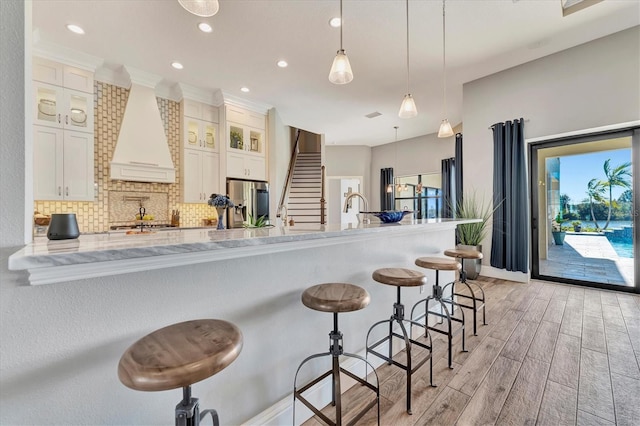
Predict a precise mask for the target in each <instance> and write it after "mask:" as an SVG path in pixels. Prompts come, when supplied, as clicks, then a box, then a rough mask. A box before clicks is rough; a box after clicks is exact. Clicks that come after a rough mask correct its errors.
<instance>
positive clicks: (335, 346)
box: [293, 283, 380, 426]
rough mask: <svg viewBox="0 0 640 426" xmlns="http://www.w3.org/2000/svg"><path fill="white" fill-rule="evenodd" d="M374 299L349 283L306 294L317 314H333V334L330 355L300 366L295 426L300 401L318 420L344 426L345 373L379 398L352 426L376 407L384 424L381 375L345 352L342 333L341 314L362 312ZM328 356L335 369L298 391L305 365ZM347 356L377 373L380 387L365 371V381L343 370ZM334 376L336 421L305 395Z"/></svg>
mask: <svg viewBox="0 0 640 426" xmlns="http://www.w3.org/2000/svg"><path fill="white" fill-rule="evenodd" d="M370 300H371V298H370V297H369V293H368V292H367V291H366V290H365V289H363V288H362V287H359V286H357V285H353V284H346V283H326V284H318V285H314V286H313V287H309V288H308V289H306V290H305V291H304V292H303V293H302V303H303V304H304V305H305V306H306V307H308V308H310V309H313V310H315V311H320V312H331V313H333V330H332V331H331V332H330V333H329V351H328V352H323V353H319V354H315V355H311V356H309V357H307V358H305V360H304V361H302V363H301V364H300V366H299V367H298V369H297V370H296V375H295V378H294V380H293V424H295V423H296V399H299V400H300V402H302V403H303V404H304V405H305V406H307V407H308V408H309V409H310V410H311V411H313V412H314V413H315V414H316V415H317V416H318V417H320V418H321V419H322V420H323V421H324V422H325V423H326V424H328V425H332V426H340V425H342V420H343V413H342V395H341V389H340V373H344V374H346V375H347V376H349V377H351V378H352V379H354V380H355V381H357V382H358V383H360V384H362V385H365V386H366V387H368V388H369V389H371V390H372V391H373V392H375V395H376V398H375V399H374V400H372V401H371V402H369V403H368V404H367V405H366V406H365V407H363V408H362V409H361V410H360V411H358V412H357V413H355V414H354V417H353V419H352V420H351V421H350V422H349V423H348V424H350V425H351V424H354V423H356V422H357V421H358V420H359V419H360V418H361V417H362V416H363V415H364V414H365V413H366V412H367V411H369V410H370V409H371V408H372V407H373V406H374V405H376V404H377V405H378V425H379V424H380V390H379V382H378V375H377V373H376V372H375V369H373V365H371V364H370V363H369V362H368V361H367V360H366V359H365V358H363V357H361V356H360V355H355V354H350V353H347V352H344V350H343V347H342V333H341V332H340V331H339V330H338V313H340V312H353V311H358V310H360V309H363V308H365V307H366V306H367V305H368V304H369V301H370ZM324 356H330V357H331V358H332V368H331V370H329V371H327V372H326V373H324V374H322V375H320V376H319V377H317V378H316V379H314V380H312V381H311V382H309V383H307V384H306V385H304V386H303V387H301V388H300V389H298V387H297V383H298V373H299V372H300V369H301V368H302V366H303V365H305V364H306V363H307V362H308V361H311V360H312V359H315V358H320V357H324ZM340 356H346V357H350V358H356V359H358V360H360V361H363V362H364V363H365V365H367V366H369V367H371V368H372V369H373V371H374V375H375V378H376V385H375V386H374V385H372V384H371V383H369V381H368V380H367V377H366V371H367V369H366V368H365V377H364V379H362V378H360V377H358V376H357V375H355V374H353V373H351V372H350V371H348V370H346V369H344V368H342V367H340V362H339V357H340ZM329 376H331V377H332V381H331V391H332V392H331V404H332V405H333V406H335V407H336V421H335V422H334V421H332V420H331V419H330V418H329V417H327V416H326V415H325V414H324V413H322V412H321V411H320V410H319V409H318V408H316V407H315V406H314V405H313V404H311V403H310V402H309V401H308V400H307V399H306V398H305V397H304V396H303V393H304V392H306V391H307V390H308V389H309V388H311V387H312V386H314V385H315V384H317V383H319V382H321V381H322V380H324V379H325V378H327V377H329Z"/></svg>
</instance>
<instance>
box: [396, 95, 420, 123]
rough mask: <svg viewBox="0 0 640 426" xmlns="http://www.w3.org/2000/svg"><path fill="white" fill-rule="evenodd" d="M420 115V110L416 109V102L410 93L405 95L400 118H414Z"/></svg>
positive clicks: (399, 114) (399, 112)
mask: <svg viewBox="0 0 640 426" xmlns="http://www.w3.org/2000/svg"><path fill="white" fill-rule="evenodd" d="M416 115H418V109H417V108H416V102H415V101H414V100H413V96H411V94H410V93H407V94H406V95H404V99H403V100H402V105H400V111H398V117H400V118H413V117H415V116H416Z"/></svg>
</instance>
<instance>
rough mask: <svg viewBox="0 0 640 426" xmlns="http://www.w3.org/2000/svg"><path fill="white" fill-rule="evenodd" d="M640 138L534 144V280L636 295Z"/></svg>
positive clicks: (632, 133)
mask: <svg viewBox="0 0 640 426" xmlns="http://www.w3.org/2000/svg"><path fill="white" fill-rule="evenodd" d="M638 135H639V132H638V129H636V130H629V131H622V132H612V133H605V134H597V135H591V136H582V137H579V138H565V139H561V140H553V141H545V142H542V143H534V144H530V146H529V154H530V156H529V159H530V171H531V198H532V200H531V201H532V202H531V210H532V211H531V217H532V234H531V241H532V250H531V251H532V276H533V278H541V279H545V280H551V281H558V282H565V283H571V284H580V285H587V286H594V287H601V288H611V289H617V290H625V291H634V292H638V290H639V286H638V284H637V282H638V277H640V272H639V271H638V265H637V263H638V262H637V261H636V256H637V255H638V253H636V250H637V246H638V244H637V242H638V211H639V210H640V209H639V206H638V188H639V186H640V185H639V184H638V181H639V180H640V179H638V163H639V161H638V143H639V136H638Z"/></svg>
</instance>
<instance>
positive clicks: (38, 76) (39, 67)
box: [33, 58, 94, 133]
mask: <svg viewBox="0 0 640 426" xmlns="http://www.w3.org/2000/svg"><path fill="white" fill-rule="evenodd" d="M33 80H34V84H33V87H34V124H39V125H42V126H51V127H57V128H59V129H69V130H77V131H80V132H87V133H93V127H94V126H93V74H92V73H91V72H89V71H85V70H81V69H79V68H74V67H70V66H67V65H62V64H58V63H56V62H51V61H47V60H45V59H41V58H34V59H33Z"/></svg>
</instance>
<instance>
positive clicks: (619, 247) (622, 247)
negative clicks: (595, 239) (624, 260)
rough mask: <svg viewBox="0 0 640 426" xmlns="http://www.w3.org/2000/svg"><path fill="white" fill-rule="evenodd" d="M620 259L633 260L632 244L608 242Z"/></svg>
mask: <svg viewBox="0 0 640 426" xmlns="http://www.w3.org/2000/svg"><path fill="white" fill-rule="evenodd" d="M609 242H610V243H611V245H612V246H613V249H614V250H615V251H616V253H618V256H620V257H628V258H633V242H626V241H625V242H621V241H617V242H616V241H609Z"/></svg>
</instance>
